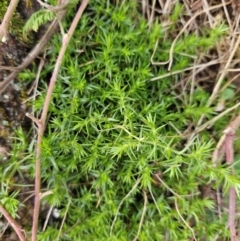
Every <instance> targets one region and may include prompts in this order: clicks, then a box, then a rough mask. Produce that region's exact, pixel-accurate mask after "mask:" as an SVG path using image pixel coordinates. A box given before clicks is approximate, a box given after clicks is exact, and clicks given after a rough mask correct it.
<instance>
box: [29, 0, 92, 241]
mask: <svg viewBox="0 0 240 241" xmlns="http://www.w3.org/2000/svg"><path fill="white" fill-rule="evenodd" d="M88 2H89V0H83V1H82V4H81V5H80V7H79V9H78V12H77V14H76V15H75V17H74V20H73V22H72V24H71V26H70V29H69V31H68V33H67V34H65V35H64V37H63V40H62V47H61V50H60V52H59V55H58V58H57V61H56V64H55V68H54V70H53V73H52V77H51V80H50V84H49V87H48V91H47V96H46V99H45V102H44V106H43V111H42V115H41V118H40V120H39V122H38V123H39V126H38V139H37V149H36V164H35V166H36V167H35V170H36V173H35V202H34V213H33V225H32V241H36V237H37V230H38V217H39V208H40V199H41V197H40V190H41V176H40V175H41V160H40V155H41V141H42V136H43V133H44V129H45V125H46V117H47V113H48V108H49V105H50V101H51V97H52V93H53V89H54V86H55V83H56V80H57V76H58V72H59V70H60V67H61V64H62V61H63V57H64V54H65V52H66V49H67V46H68V44H69V41H70V39H71V37H72V35H73V33H74V31H75V29H76V27H77V24H78V22H79V20H80V18H81V16H82V14H83V11H84V10H85V8H86V6H87V4H88Z"/></svg>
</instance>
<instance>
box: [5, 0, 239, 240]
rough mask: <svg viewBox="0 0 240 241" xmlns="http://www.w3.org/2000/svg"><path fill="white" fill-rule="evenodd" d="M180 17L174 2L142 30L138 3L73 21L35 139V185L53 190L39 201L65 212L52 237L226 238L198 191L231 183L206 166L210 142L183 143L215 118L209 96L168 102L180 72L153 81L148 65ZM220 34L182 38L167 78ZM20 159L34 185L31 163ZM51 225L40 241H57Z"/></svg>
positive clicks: (96, 4)
mask: <svg viewBox="0 0 240 241" xmlns="http://www.w3.org/2000/svg"><path fill="white" fill-rule="evenodd" d="M181 11H182V9H181V6H180V5H176V9H175V11H174V14H173V15H172V16H170V20H171V24H170V26H169V27H164V26H163V25H161V23H157V22H155V23H153V24H152V25H151V26H149V25H148V23H147V22H146V20H145V19H144V18H143V17H142V16H141V14H140V13H139V12H138V6H137V4H136V1H125V3H124V4H117V5H112V4H110V1H106V3H103V1H92V2H90V5H89V7H88V9H87V11H86V13H85V14H84V16H83V17H82V19H81V21H80V23H79V26H78V28H77V30H76V32H75V33H74V37H73V39H72V41H71V43H70V45H69V47H68V51H67V52H66V55H65V57H64V62H63V66H62V68H61V71H60V75H59V77H58V81H57V83H56V88H55V91H54V94H53V100H52V103H51V106H50V111H49V122H48V126H47V129H46V132H45V135H44V137H43V140H42V156H41V161H42V164H41V168H42V169H41V173H42V174H41V175H42V182H43V183H44V185H45V188H47V190H51V191H52V192H53V193H52V194H51V195H48V196H46V197H45V198H44V199H45V200H46V201H48V202H49V203H50V204H51V205H54V206H58V207H59V208H60V209H61V215H62V217H63V216H64V215H65V214H66V219H65V221H64V225H63V229H62V230H61V235H60V240H71V241H73V240H78V241H79V240H85V241H86V240H98V241H101V240H102V241H107V240H109V241H110V240H111V241H113V240H115V241H120V240H141V241H144V240H146V241H149V240H178V241H181V240H182V241H186V240H189V239H190V238H194V237H195V238H196V240H214V238H215V237H216V236H217V235H219V236H220V237H221V240H223V239H224V238H225V237H227V236H228V232H227V231H226V230H225V225H226V220H219V219H218V217H217V214H216V203H215V201H214V200H213V198H212V197H208V196H203V195H202V193H201V187H204V186H205V185H206V186H207V185H208V184H211V183H212V184H213V188H217V187H219V186H221V185H222V184H224V185H223V188H224V191H226V190H228V189H229V186H230V185H234V186H235V187H236V188H237V189H239V187H240V186H239V184H240V182H239V180H236V178H234V177H232V176H231V174H230V171H229V170H228V168H227V167H226V166H221V165H219V166H218V167H215V166H213V163H212V161H211V155H212V151H213V148H214V142H213V140H212V138H211V136H210V135H208V133H207V132H206V133H205V134H204V136H203V137H202V136H200V135H199V136H196V137H195V138H193V139H192V140H191V141H189V142H187V138H185V137H184V136H183V135H181V133H182V132H183V131H184V130H185V129H187V127H188V124H189V123H190V122H194V123H196V122H197V121H198V119H199V118H200V116H201V115H202V114H205V115H206V116H207V117H211V116H212V115H213V114H214V112H213V109H212V108H211V107H206V102H207V100H208V97H209V94H208V93H207V92H206V91H204V90H203V89H201V88H198V89H196V92H195V94H194V96H193V97H192V101H191V102H190V101H189V100H188V99H185V100H184V99H182V98H178V97H177V94H179V93H177V91H178V90H176V89H174V87H173V86H174V85H175V84H177V83H178V82H179V78H181V75H175V76H169V77H166V78H164V79H162V80H159V81H151V78H153V77H156V76H158V75H162V74H165V73H167V68H166V66H164V65H162V66H160V65H154V64H151V61H150V59H151V56H152V54H153V52H154V48H155V43H156V41H157V40H158V46H157V49H156V53H155V54H154V61H156V62H163V61H166V60H168V58H169V51H170V48H171V44H172V42H173V39H172V37H171V34H172V33H173V32H175V31H176V30H175V25H177V21H178V15H179V14H180V12H181ZM64 26H66V23H64ZM225 31H226V28H225V27H224V26H217V27H216V29H211V30H206V29H204V30H203V31H202V32H203V35H202V36H201V38H199V37H198V36H194V35H191V34H189V35H182V37H181V38H179V39H178V40H177V42H176V44H175V47H174V59H173V66H172V70H173V71H175V70H181V69H183V68H186V67H189V66H191V65H192V64H193V62H194V58H193V57H194V56H195V57H196V56H197V55H198V51H206V50H207V49H209V48H211V47H213V46H214V44H215V42H216V41H217V40H218V39H219V38H220V37H221V36H222V35H223V34H224V32H225ZM59 40H60V37H59V36H56V37H55V38H54V39H53V41H52V42H51V44H52V48H51V50H49V53H48V59H49V63H50V65H49V66H50V67H46V69H45V70H43V74H42V80H43V82H45V81H46V78H47V76H49V75H48V74H49V71H50V70H51V68H53V67H54V66H53V65H54V63H55V59H56V56H57V54H58V51H59V49H60V46H61V41H59ZM41 88H42V89H41V90H40V92H41V93H39V96H38V98H37V100H36V101H34V102H33V106H34V110H35V111H36V112H38V111H41V108H42V106H43V103H44V98H45V94H46V89H47V86H46V84H43V85H42V87H41ZM30 149H31V148H30ZM30 152H31V150H30ZM14 161H16V160H13V159H11V161H10V163H11V162H14ZM25 161H26V162H27V163H28V164H27V165H26V166H25V168H27V169H28V172H30V176H32V177H33V176H34V172H35V170H34V168H33V164H34V158H32V155H29V156H28V158H26V160H25ZM26 162H25V163H26ZM23 169H24V168H23ZM18 171H19V172H21V166H20V167H19V170H18ZM7 177H8V173H5V174H4V176H3V177H2V178H3V182H6V178H7ZM4 178H5V179H4ZM69 202H70V205H69V206H68V203H69ZM58 229H59V227H56V228H54V227H48V228H47V230H46V231H45V232H39V237H38V240H45V241H46V240H56V238H57V235H58ZM219 230H221V232H220V231H219ZM138 231H139V237H138V238H136V239H134V238H135V237H137V234H138Z"/></svg>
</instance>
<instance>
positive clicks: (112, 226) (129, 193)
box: [110, 179, 141, 236]
mask: <svg viewBox="0 0 240 241" xmlns="http://www.w3.org/2000/svg"><path fill="white" fill-rule="evenodd" d="M140 181H141V179H138V180H137V181H136V183H135V184H134V186H133V187H132V189H131V190H130V191H129V192H128V194H127V195H126V196H125V197H124V198H123V199H122V200H121V202H120V203H119V205H118V208H117V212H116V215H115V217H114V219H113V222H112V225H111V229H110V236H112V232H113V228H114V225H115V223H116V221H117V217H118V214H119V211H120V209H121V207H122V205H123V203H124V201H125V200H126V199H127V198H128V197H129V196H130V195H131V194H132V192H133V191H134V190H135V189H136V188H137V186H138V185H139V183H140Z"/></svg>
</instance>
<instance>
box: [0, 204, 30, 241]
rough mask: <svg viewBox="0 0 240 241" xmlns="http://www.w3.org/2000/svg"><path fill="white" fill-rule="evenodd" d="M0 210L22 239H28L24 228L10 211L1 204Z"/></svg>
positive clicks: (23, 240)
mask: <svg viewBox="0 0 240 241" xmlns="http://www.w3.org/2000/svg"><path fill="white" fill-rule="evenodd" d="M0 212H1V213H2V214H3V216H4V217H5V218H6V219H7V221H8V222H9V224H10V225H11V226H12V228H13V229H14V231H15V232H16V234H17V236H18V237H19V240H20V241H27V239H26V237H25V235H24V234H23V230H22V229H21V227H20V225H19V224H18V222H17V221H16V220H15V219H14V218H13V217H12V216H11V215H10V213H9V212H8V211H7V210H6V209H5V208H4V207H3V206H2V204H0Z"/></svg>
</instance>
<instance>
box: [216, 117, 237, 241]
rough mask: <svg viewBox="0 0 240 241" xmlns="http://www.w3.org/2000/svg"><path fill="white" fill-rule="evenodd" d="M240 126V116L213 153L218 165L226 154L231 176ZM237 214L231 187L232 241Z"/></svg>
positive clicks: (229, 126) (234, 237)
mask: <svg viewBox="0 0 240 241" xmlns="http://www.w3.org/2000/svg"><path fill="white" fill-rule="evenodd" d="M239 126H240V114H239V115H238V116H237V117H236V118H235V119H234V120H233V121H231V122H230V124H229V125H228V126H227V128H226V129H225V130H224V131H223V136H222V137H221V139H220V141H219V142H218V145H217V148H216V150H215V151H214V153H213V163H214V165H216V161H217V159H218V158H219V157H220V154H221V152H223V151H224V152H225V153H226V161H227V163H228V165H229V166H230V168H231V175H234V168H233V166H232V164H233V161H234V147H233V142H234V137H235V134H236V132H237V130H238V128H239ZM235 214H236V191H235V188H234V187H230V190H229V215H228V226H229V229H230V234H231V241H235V240H236V228H235Z"/></svg>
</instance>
